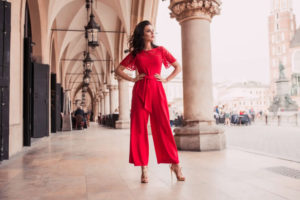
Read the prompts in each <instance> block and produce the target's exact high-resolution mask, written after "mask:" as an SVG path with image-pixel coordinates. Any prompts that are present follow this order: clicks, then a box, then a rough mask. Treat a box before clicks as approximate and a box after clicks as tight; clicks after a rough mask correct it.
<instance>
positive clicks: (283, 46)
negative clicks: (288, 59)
mask: <svg viewBox="0 0 300 200" xmlns="http://www.w3.org/2000/svg"><path fill="white" fill-rule="evenodd" d="M285 51H286V48H285V45H282V53H285Z"/></svg>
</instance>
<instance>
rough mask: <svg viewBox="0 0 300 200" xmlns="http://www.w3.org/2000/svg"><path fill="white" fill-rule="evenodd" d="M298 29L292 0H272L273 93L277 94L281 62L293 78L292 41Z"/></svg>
mask: <svg viewBox="0 0 300 200" xmlns="http://www.w3.org/2000/svg"><path fill="white" fill-rule="evenodd" d="M295 31H296V18H295V15H294V13H293V8H292V0H271V13H270V16H269V54H270V76H271V77H270V83H271V94H272V96H273V97H274V96H275V94H276V84H275V81H276V80H277V79H278V77H279V62H282V64H283V65H284V67H285V71H284V73H285V76H286V78H288V79H289V80H291V79H292V74H293V70H292V52H291V41H292V39H293V38H294V35H295Z"/></svg>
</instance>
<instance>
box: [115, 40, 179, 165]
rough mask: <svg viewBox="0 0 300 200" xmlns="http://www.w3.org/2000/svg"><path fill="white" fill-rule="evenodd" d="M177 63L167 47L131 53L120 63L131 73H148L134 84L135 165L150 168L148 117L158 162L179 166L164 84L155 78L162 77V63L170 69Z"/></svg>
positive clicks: (131, 159) (132, 156) (131, 158)
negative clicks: (158, 75)
mask: <svg viewBox="0 0 300 200" xmlns="http://www.w3.org/2000/svg"><path fill="white" fill-rule="evenodd" d="M175 61H176V59H175V58H174V57H173V56H172V55H171V54H170V53H169V52H168V51H167V50H166V49H165V48H164V47H162V46H159V47H157V48H153V49H151V50H149V51H141V52H140V53H138V54H137V55H136V56H135V57H133V56H132V53H130V54H129V55H128V56H126V57H125V58H124V60H122V62H121V63H120V64H121V65H123V66H124V67H126V68H127V69H129V70H136V69H137V70H138V72H139V74H142V73H144V74H146V76H145V77H144V78H143V79H142V80H139V81H137V82H135V84H134V87H133V91H132V103H131V113H130V118H131V122H130V155H129V162H130V163H133V164H134V165H135V166H146V165H148V158H149V142H148V131H147V123H148V118H149V114H150V123H151V131H152V136H153V141H154V147H155V152H156V158H157V163H175V164H177V163H179V160H178V152H177V147H176V144H175V140H174V137H173V134H172V130H171V127H170V117H169V110H168V104H167V98H166V94H165V91H164V88H163V85H162V82H160V81H157V79H156V78H155V77H154V74H160V72H161V66H162V63H163V64H164V65H165V67H166V68H167V67H169V66H170V63H174V62H175Z"/></svg>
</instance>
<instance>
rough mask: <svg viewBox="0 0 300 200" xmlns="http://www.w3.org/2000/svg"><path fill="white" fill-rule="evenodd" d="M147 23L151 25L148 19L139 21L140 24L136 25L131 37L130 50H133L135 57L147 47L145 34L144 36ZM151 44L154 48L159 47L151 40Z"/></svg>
mask: <svg viewBox="0 0 300 200" xmlns="http://www.w3.org/2000/svg"><path fill="white" fill-rule="evenodd" d="M147 25H151V23H150V22H149V21H148V20H145V21H141V22H140V23H138V25H136V27H135V29H134V32H133V34H132V36H131V37H130V39H129V50H130V51H131V52H132V56H133V57H135V56H136V54H138V53H139V52H141V51H142V50H143V49H144V47H145V43H144V38H143V36H144V29H145V26H147ZM151 46H152V48H156V47H157V46H156V45H155V44H153V43H152V42H151Z"/></svg>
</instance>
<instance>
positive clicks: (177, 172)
mask: <svg viewBox="0 0 300 200" xmlns="http://www.w3.org/2000/svg"><path fill="white" fill-rule="evenodd" d="M173 166H175V165H170V171H171V177H173V175H172V172H174V173H175V175H176V178H177V181H185V177H184V176H183V175H182V172H181V169H182V168H181V167H179V166H178V167H177V168H175V167H173Z"/></svg>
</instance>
